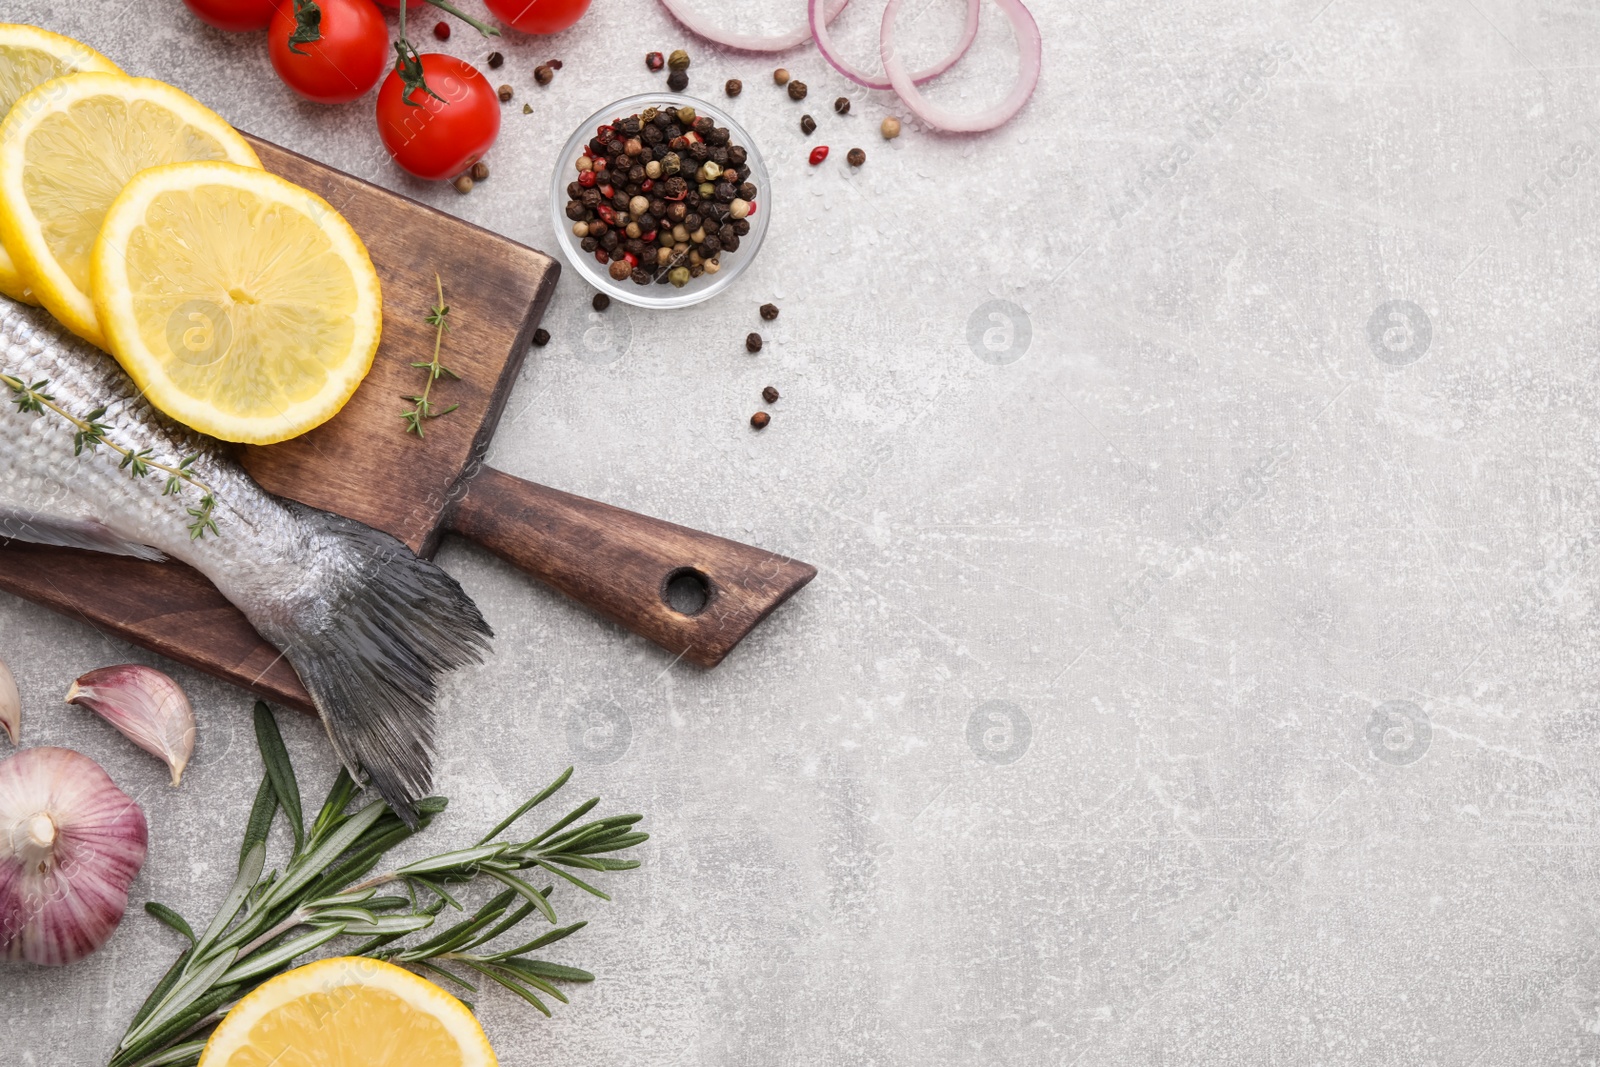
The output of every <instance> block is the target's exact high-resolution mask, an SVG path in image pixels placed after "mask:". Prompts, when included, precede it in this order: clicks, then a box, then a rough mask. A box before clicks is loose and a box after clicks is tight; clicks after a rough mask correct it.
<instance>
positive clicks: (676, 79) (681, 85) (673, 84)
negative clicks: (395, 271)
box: [667, 70, 689, 93]
mask: <svg viewBox="0 0 1600 1067" xmlns="http://www.w3.org/2000/svg"><path fill="white" fill-rule="evenodd" d="M667 88H668V89H671V90H672V91H673V92H675V93H681V92H683V91H684V90H685V89H687V88H689V75H688V74H687V73H685V72H684V71H681V70H675V71H673V72H672V73H671V74H669V75H668V76H667Z"/></svg>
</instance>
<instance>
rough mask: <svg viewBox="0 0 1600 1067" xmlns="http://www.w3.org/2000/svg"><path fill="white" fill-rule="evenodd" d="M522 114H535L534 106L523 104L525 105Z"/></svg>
mask: <svg viewBox="0 0 1600 1067" xmlns="http://www.w3.org/2000/svg"><path fill="white" fill-rule="evenodd" d="M522 113H523V114H524V115H531V114H533V105H532V104H523V105H522Z"/></svg>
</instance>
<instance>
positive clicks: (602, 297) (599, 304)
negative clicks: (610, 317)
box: [589, 293, 611, 311]
mask: <svg viewBox="0 0 1600 1067" xmlns="http://www.w3.org/2000/svg"><path fill="white" fill-rule="evenodd" d="M589 305H590V306H591V307H593V308H594V309H595V310H596V311H604V310H605V309H606V308H608V307H610V306H611V298H610V297H609V296H607V295H606V294H604V293H596V294H594V299H593V300H591V301H589Z"/></svg>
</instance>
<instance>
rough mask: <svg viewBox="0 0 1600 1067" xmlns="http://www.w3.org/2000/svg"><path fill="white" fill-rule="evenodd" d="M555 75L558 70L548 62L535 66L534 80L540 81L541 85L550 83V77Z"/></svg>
mask: <svg viewBox="0 0 1600 1067" xmlns="http://www.w3.org/2000/svg"><path fill="white" fill-rule="evenodd" d="M555 76H556V72H555V70H554V68H552V67H551V66H550V64H548V63H540V64H539V65H538V66H537V67H534V68H533V80H534V81H536V82H538V83H539V84H540V85H549V84H550V79H552V78H554V77H555Z"/></svg>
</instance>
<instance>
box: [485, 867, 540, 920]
mask: <svg viewBox="0 0 1600 1067" xmlns="http://www.w3.org/2000/svg"><path fill="white" fill-rule="evenodd" d="M483 873H484V874H486V875H488V876H489V877H490V878H493V879H494V880H495V881H497V882H499V883H500V884H501V885H503V886H506V887H507V888H508V889H511V890H513V891H515V892H516V893H517V894H518V895H519V896H521V897H522V898H523V899H524V900H526V901H527V902H528V903H529V904H532V905H533V906H534V907H536V908H538V909H539V910H540V911H542V912H544V917H545V918H546V919H548V920H549V921H550V922H552V923H553V922H555V921H556V910H555V909H554V908H552V907H551V906H550V900H549V896H548V894H547V893H541V892H540V891H539V890H537V889H535V888H533V886H531V885H529V884H528V883H527V882H524V881H523V880H522V879H521V878H518V877H516V876H515V875H512V874H507V873H506V872H504V871H497V870H494V869H493V868H489V867H485V868H484V871H483Z"/></svg>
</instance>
